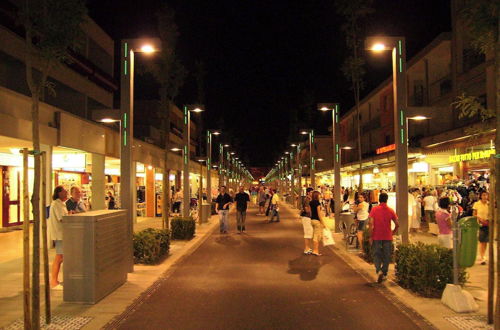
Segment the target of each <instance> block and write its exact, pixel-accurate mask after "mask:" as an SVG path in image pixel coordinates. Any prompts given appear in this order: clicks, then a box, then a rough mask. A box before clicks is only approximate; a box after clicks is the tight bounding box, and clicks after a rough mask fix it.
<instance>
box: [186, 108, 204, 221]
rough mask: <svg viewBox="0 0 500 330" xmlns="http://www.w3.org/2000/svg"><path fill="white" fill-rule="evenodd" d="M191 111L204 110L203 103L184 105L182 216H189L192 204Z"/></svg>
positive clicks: (198, 111)
mask: <svg viewBox="0 0 500 330" xmlns="http://www.w3.org/2000/svg"><path fill="white" fill-rule="evenodd" d="M191 112H194V113H200V112H203V106H201V105H197V104H195V105H185V106H184V132H183V137H184V155H183V157H182V158H183V164H184V166H183V171H184V173H183V200H184V203H183V204H184V205H183V208H182V216H183V217H184V218H187V217H189V205H190V204H191V191H190V185H189V158H190V155H191V153H190V150H191Z"/></svg>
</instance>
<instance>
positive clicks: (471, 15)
mask: <svg viewBox="0 0 500 330" xmlns="http://www.w3.org/2000/svg"><path fill="white" fill-rule="evenodd" d="M499 14H500V2H499V1H491V0H467V1H465V2H464V5H463V7H462V9H461V11H460V17H461V19H462V20H463V22H464V26H467V29H466V34H467V36H468V37H469V38H470V40H471V46H472V47H474V48H475V49H476V50H478V51H480V52H481V53H483V54H487V53H489V52H492V51H494V49H495V45H496V44H497V42H498V33H499V32H498V19H499V18H498V16H499ZM496 65H499V64H498V63H496ZM497 102H498V101H497ZM452 106H453V107H454V109H456V110H458V111H459V118H474V117H476V116H479V117H480V118H481V120H482V121H485V120H488V119H490V118H493V117H496V114H495V110H494V109H492V108H490V109H488V108H486V107H484V106H483V105H482V104H481V102H480V101H479V99H478V98H477V97H475V96H471V95H467V94H465V93H462V94H461V95H459V96H458V97H457V99H456V100H455V101H454V102H453V103H452Z"/></svg>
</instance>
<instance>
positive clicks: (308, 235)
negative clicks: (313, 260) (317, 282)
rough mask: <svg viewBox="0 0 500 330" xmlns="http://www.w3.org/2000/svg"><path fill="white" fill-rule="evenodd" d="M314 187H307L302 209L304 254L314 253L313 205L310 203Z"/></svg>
mask: <svg viewBox="0 0 500 330" xmlns="http://www.w3.org/2000/svg"><path fill="white" fill-rule="evenodd" d="M312 191H313V188H307V189H306V195H305V196H304V198H303V200H302V210H301V211H300V219H301V221H302V227H303V228H304V254H312V252H313V250H312V249H311V240H312V238H313V232H314V230H313V226H312V224H311V207H310V206H309V203H310V202H311V200H312V198H311V195H312Z"/></svg>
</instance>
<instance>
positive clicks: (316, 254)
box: [311, 252, 322, 257]
mask: <svg viewBox="0 0 500 330" xmlns="http://www.w3.org/2000/svg"><path fill="white" fill-rule="evenodd" d="M311 254H312V255H313V256H316V257H321V256H322V254H321V253H315V252H311Z"/></svg>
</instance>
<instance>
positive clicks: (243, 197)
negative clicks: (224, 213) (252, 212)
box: [234, 187, 250, 234]
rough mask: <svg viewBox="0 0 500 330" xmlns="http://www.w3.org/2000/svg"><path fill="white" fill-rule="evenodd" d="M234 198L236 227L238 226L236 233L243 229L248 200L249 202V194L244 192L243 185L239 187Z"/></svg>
mask: <svg viewBox="0 0 500 330" xmlns="http://www.w3.org/2000/svg"><path fill="white" fill-rule="evenodd" d="M234 200H235V202H236V227H237V228H238V233H240V234H241V233H242V232H244V231H245V219H246V217H247V207H248V202H250V196H249V195H248V194H247V193H246V192H245V189H244V188H243V187H240V190H239V192H238V193H237V194H236V196H235V197H234Z"/></svg>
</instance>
